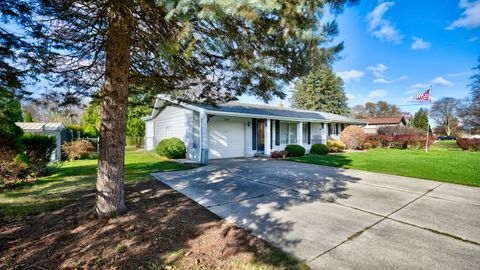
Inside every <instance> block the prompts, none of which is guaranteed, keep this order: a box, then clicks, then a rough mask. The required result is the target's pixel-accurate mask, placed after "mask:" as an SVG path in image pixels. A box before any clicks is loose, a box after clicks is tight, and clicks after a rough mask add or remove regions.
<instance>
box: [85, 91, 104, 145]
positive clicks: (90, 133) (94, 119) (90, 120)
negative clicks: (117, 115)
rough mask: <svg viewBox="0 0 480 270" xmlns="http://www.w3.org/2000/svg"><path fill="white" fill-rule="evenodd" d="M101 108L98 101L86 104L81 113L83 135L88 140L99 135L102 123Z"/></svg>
mask: <svg viewBox="0 0 480 270" xmlns="http://www.w3.org/2000/svg"><path fill="white" fill-rule="evenodd" d="M101 115H102V108H101V107H100V104H99V101H98V100H93V101H92V102H90V104H88V106H87V108H86V109H85V111H84V113H83V134H84V135H85V136H87V137H90V138H97V137H98V136H99V134H100V126H101V123H102V116H101Z"/></svg>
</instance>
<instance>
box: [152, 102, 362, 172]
mask: <svg viewBox="0 0 480 270" xmlns="http://www.w3.org/2000/svg"><path fill="white" fill-rule="evenodd" d="M143 120H144V121H145V123H146V125H145V126H146V132H145V134H146V136H145V150H147V151H149V150H153V149H155V147H156V146H157V144H158V143H159V142H160V141H161V140H163V139H166V138H172V137H176V138H179V139H181V140H182V141H183V142H184V143H185V145H186V148H187V156H186V158H187V159H189V160H192V161H198V162H202V163H206V162H207V160H208V159H219V158H235V157H253V156H270V155H271V153H272V152H273V151H279V150H284V148H285V146H286V145H288V144H298V145H302V146H303V147H305V149H306V151H307V152H308V151H309V150H310V147H311V146H312V144H315V143H323V144H325V143H326V142H327V139H329V138H335V139H336V138H338V136H339V134H340V132H341V131H342V130H343V129H344V128H345V127H346V126H347V125H351V124H355V125H364V124H365V123H364V122H361V121H358V120H355V119H352V118H348V117H344V116H341V115H336V114H331V113H324V112H316V111H307V110H296V109H289V108H281V107H274V106H268V105H257V104H246V103H240V102H229V103H225V104H221V105H218V106H214V105H206V104H187V103H182V102H176V101H173V100H170V99H169V98H168V97H167V96H164V95H159V96H158V97H157V99H156V101H155V105H154V109H153V111H152V114H151V115H150V116H148V117H144V118H143Z"/></svg>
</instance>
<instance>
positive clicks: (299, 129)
mask: <svg viewBox="0 0 480 270" xmlns="http://www.w3.org/2000/svg"><path fill="white" fill-rule="evenodd" d="M297 144H298V145H302V144H303V122H298V124H297Z"/></svg>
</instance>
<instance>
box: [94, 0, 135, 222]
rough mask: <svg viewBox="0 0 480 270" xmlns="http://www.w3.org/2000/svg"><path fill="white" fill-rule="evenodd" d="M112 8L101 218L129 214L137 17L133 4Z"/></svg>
mask: <svg viewBox="0 0 480 270" xmlns="http://www.w3.org/2000/svg"><path fill="white" fill-rule="evenodd" d="M127 2H129V3H127ZM108 4H109V7H110V9H109V13H110V14H109V29H108V34H107V44H106V47H107V48H106V49H107V53H106V63H105V83H104V85H103V89H102V125H101V127H100V149H99V156H98V175H97V197H96V202H95V210H96V212H97V214H98V215H99V216H100V217H109V216H113V215H118V214H121V213H122V212H124V211H125V210H126V208H125V201H124V181H123V176H124V175H123V174H124V173H123V169H124V158H125V139H126V136H125V135H126V126H125V125H126V118H127V106H128V71H129V68H130V46H131V42H132V40H131V29H132V21H133V17H132V15H131V12H130V6H131V3H130V1H121V0H111V1H109V3H108Z"/></svg>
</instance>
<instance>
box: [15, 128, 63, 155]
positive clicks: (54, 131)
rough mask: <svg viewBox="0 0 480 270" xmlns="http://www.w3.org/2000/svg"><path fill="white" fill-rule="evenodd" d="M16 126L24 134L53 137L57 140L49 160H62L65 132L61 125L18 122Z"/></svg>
mask: <svg viewBox="0 0 480 270" xmlns="http://www.w3.org/2000/svg"><path fill="white" fill-rule="evenodd" d="M16 124H17V126H19V127H21V128H22V129H23V131H24V132H25V133H35V134H43V135H47V136H55V137H56V139H57V147H56V148H55V151H54V152H53V153H52V157H51V160H60V159H61V158H62V143H63V141H64V140H65V133H66V132H67V129H65V126H64V125H63V123H45V122H31V123H28V122H18V123H16Z"/></svg>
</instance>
